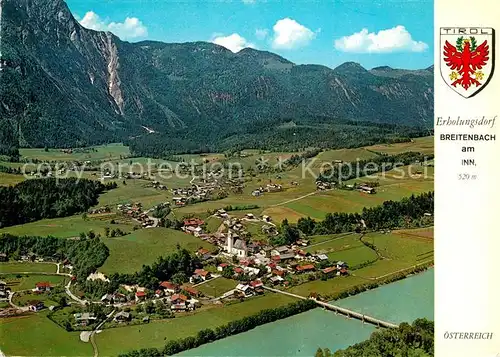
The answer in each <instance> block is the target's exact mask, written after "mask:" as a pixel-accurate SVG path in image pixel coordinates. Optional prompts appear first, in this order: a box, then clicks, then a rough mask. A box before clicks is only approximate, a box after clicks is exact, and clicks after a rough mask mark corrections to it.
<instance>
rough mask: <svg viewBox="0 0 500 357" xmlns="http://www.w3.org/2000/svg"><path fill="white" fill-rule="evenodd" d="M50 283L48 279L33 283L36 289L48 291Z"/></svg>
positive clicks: (50, 286)
mask: <svg viewBox="0 0 500 357" xmlns="http://www.w3.org/2000/svg"><path fill="white" fill-rule="evenodd" d="M50 288H52V285H50V283H49V282H48V281H42V282H38V283H36V284H35V290H36V291H49V290H50Z"/></svg>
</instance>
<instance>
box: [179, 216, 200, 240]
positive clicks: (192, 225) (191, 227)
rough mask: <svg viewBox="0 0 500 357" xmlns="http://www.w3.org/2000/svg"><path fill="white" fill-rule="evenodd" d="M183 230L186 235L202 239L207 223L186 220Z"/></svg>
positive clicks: (190, 219) (193, 219)
mask: <svg viewBox="0 0 500 357" xmlns="http://www.w3.org/2000/svg"><path fill="white" fill-rule="evenodd" d="M183 224H184V225H183V226H182V228H181V229H182V230H183V231H184V232H186V233H189V234H192V235H194V236H195V237H200V236H201V235H202V234H203V227H202V226H203V225H204V224H205V221H203V220H202V219H198V218H189V219H185V220H184V222H183Z"/></svg>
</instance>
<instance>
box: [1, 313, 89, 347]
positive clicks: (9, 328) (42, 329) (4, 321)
mask: <svg viewBox="0 0 500 357" xmlns="http://www.w3.org/2000/svg"><path fill="white" fill-rule="evenodd" d="M45 315H46V313H45V312H42V313H37V314H29V315H26V316H20V317H12V318H0V329H1V330H2V334H4V336H9V337H8V338H2V339H1V340H0V349H1V350H2V352H3V353H4V354H5V355H7V356H92V355H93V352H92V345H91V344H90V343H84V342H81V341H80V338H79V332H67V331H66V330H64V329H62V328H61V327H59V326H58V325H56V324H55V323H54V322H52V321H51V320H49V319H48V318H47V317H46V316H45Z"/></svg>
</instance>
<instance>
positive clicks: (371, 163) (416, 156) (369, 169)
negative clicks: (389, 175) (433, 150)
mask: <svg viewBox="0 0 500 357" xmlns="http://www.w3.org/2000/svg"><path fill="white" fill-rule="evenodd" d="M433 158H434V155H426V154H422V153H419V152H413V151H409V152H404V153H401V154H396V155H385V154H384V155H380V156H377V157H374V158H370V159H367V160H358V161H353V162H349V163H343V164H339V165H335V166H334V167H333V168H331V169H328V170H325V171H324V172H322V173H321V174H320V176H319V177H318V181H323V182H334V183H337V184H340V183H342V181H347V180H351V179H354V178H359V177H363V176H369V175H373V174H376V173H378V172H383V171H385V172H387V171H390V170H393V169H395V168H397V167H401V166H405V165H410V164H412V163H415V162H424V161H425V160H432V159H433Z"/></svg>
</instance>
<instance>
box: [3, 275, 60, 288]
mask: <svg viewBox="0 0 500 357" xmlns="http://www.w3.org/2000/svg"><path fill="white" fill-rule="evenodd" d="M0 276H1V279H2V280H3V281H5V282H6V283H7V286H9V287H10V288H11V289H12V291H21V290H30V289H34V288H35V284H36V283H38V282H41V281H48V282H49V283H51V284H53V285H60V284H64V283H65V282H66V281H67V279H68V277H66V276H61V275H36V274H29V275H21V277H18V275H9V274H7V275H3V274H2V275H0Z"/></svg>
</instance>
